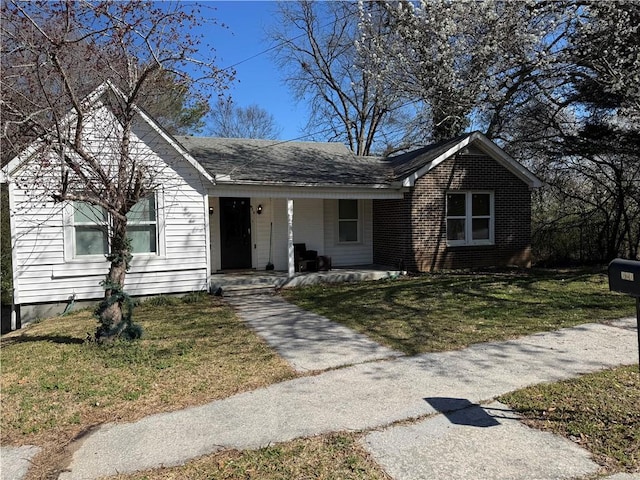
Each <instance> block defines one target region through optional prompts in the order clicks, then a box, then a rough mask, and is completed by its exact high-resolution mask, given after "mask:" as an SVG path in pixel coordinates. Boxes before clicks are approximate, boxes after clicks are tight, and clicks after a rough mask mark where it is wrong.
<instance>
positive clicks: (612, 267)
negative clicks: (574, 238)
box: [609, 258, 640, 370]
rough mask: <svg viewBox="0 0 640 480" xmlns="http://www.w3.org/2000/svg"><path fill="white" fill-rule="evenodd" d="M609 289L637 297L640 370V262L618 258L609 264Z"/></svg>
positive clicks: (639, 361) (639, 367)
mask: <svg viewBox="0 0 640 480" xmlns="http://www.w3.org/2000/svg"><path fill="white" fill-rule="evenodd" d="M609 290H611V291H612V292H620V293H626V294H627V295H630V296H632V297H635V299H636V327H637V330H638V369H639V370H640V262H636V261H633V260H623V259H621V258H616V259H615V260H612V261H611V263H610V264H609Z"/></svg>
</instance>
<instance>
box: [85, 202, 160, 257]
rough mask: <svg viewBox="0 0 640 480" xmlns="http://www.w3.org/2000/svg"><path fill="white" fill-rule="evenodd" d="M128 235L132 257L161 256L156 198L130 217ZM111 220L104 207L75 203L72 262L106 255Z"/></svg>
mask: <svg viewBox="0 0 640 480" xmlns="http://www.w3.org/2000/svg"><path fill="white" fill-rule="evenodd" d="M127 220H128V222H127V234H128V236H129V239H130V240H131V253H133V254H140V253H142V254H144V253H151V254H157V253H158V222H157V213H156V198H155V195H151V196H149V197H147V198H144V199H142V200H140V201H139V202H138V203H137V204H135V205H134V206H133V208H132V209H131V210H130V211H129V213H127ZM109 223H110V222H109V216H108V214H107V212H106V210H105V209H104V208H102V207H99V206H96V205H91V204H89V203H86V202H73V239H74V243H73V244H74V249H73V258H77V257H84V256H88V255H107V254H108V253H109V252H110V248H109V230H108V225H109Z"/></svg>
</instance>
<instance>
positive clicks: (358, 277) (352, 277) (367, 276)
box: [209, 265, 402, 294]
mask: <svg viewBox="0 0 640 480" xmlns="http://www.w3.org/2000/svg"><path fill="white" fill-rule="evenodd" d="M401 273H402V272H400V271H399V270H394V269H390V268H386V267H383V266H379V265H366V266H356V267H340V268H333V269H331V270H329V271H326V272H296V274H295V275H294V276H293V277H292V278H289V275H288V273H287V272H284V271H268V270H242V271H234V272H220V273H215V274H213V275H211V278H210V280H209V286H210V291H211V292H213V293H216V292H218V293H223V292H224V294H227V293H232V292H233V293H234V294H242V293H258V292H260V291H263V290H264V291H265V292H264V293H266V291H270V290H276V289H280V288H291V287H299V286H302V285H315V284H318V283H341V282H361V281H367V280H382V279H385V278H396V277H398V276H399V275H400V274H401Z"/></svg>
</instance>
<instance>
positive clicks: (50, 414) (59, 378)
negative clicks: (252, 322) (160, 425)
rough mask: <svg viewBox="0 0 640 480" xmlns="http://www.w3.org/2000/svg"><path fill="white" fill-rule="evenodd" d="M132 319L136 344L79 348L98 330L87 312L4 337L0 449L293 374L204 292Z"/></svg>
mask: <svg viewBox="0 0 640 480" xmlns="http://www.w3.org/2000/svg"><path fill="white" fill-rule="evenodd" d="M134 319H135V321H136V322H138V323H140V324H141V325H142V327H143V328H144V336H143V338H142V339H141V340H139V341H134V342H126V341H116V342H114V343H111V344H104V345H99V344H96V343H90V342H86V341H85V339H86V338H87V334H88V333H93V332H94V331H95V328H96V321H95V319H93V317H92V315H91V312H89V311H81V312H77V313H73V314H70V315H66V316H62V317H55V318H50V319H46V320H43V321H41V322H39V323H37V324H36V325H32V326H29V327H28V328H25V329H23V330H20V331H17V332H13V333H11V334H8V335H4V336H3V337H2V341H1V347H2V349H1V354H2V377H1V380H0V388H1V389H2V399H1V407H2V416H1V417H0V431H1V434H2V443H3V444H18V445H21V444H35V445H40V446H43V447H45V450H50V451H55V450H56V449H58V450H59V449H60V447H61V446H64V445H65V444H66V443H68V442H69V441H70V440H71V439H72V438H74V437H75V436H77V435H78V434H79V433H80V432H82V431H84V430H85V429H87V428H89V427H91V426H94V425H98V424H100V423H103V422H113V421H132V420H135V419H138V418H141V417H143V416H146V415H149V414H152V413H157V412H162V411H170V410H175V409H178V408H183V407H187V406H190V405H196V404H203V403H206V402H209V401H212V400H215V399H219V398H223V397H228V396H230V395H233V394H235V393H237V392H240V391H247V390H252V389H255V388H259V387H261V386H265V385H268V384H271V383H275V382H279V381H282V380H286V379H290V378H293V377H294V376H295V373H294V372H293V371H292V370H291V368H290V367H289V366H288V365H287V364H286V363H285V362H284V360H282V359H281V358H280V357H279V356H277V355H276V354H275V353H274V352H273V350H271V349H270V348H269V347H267V346H266V344H265V343H264V342H263V341H262V340H260V339H259V338H258V337H257V336H256V335H255V334H254V333H253V332H252V331H251V330H249V329H248V328H247V327H246V326H245V325H244V324H243V323H242V322H241V321H239V319H237V318H236V316H235V315H234V313H233V311H232V310H231V309H230V308H229V307H227V306H225V305H224V304H222V303H221V302H220V301H219V300H216V299H214V298H212V297H209V296H207V295H205V296H189V297H187V298H186V299H185V300H180V301H178V300H176V299H175V298H174V299H170V300H166V299H165V300H162V299H154V300H153V301H152V302H149V303H147V304H142V305H141V306H140V307H138V308H137V309H136V310H135V312H134ZM43 462H44V463H46V462H47V460H43ZM49 466H50V465H49Z"/></svg>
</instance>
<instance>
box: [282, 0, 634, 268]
mask: <svg viewBox="0 0 640 480" xmlns="http://www.w3.org/2000/svg"><path fill="white" fill-rule="evenodd" d="M280 18H281V22H280V23H279V25H280V27H278V28H277V29H276V30H275V31H274V32H272V35H271V36H272V38H273V39H274V40H275V41H277V42H278V43H277V45H278V47H277V49H276V59H277V60H278V61H279V62H280V64H281V66H282V67H283V69H284V72H285V74H284V76H285V78H286V81H287V82H288V83H289V85H290V87H291V88H292V91H293V93H294V94H295V95H296V97H297V98H298V99H303V100H307V101H308V102H309V103H310V105H311V118H310V120H309V129H310V130H317V129H323V131H325V132H328V133H327V134H325V135H323V139H331V140H339V141H343V142H345V143H346V144H347V145H349V146H350V148H351V149H352V150H353V151H354V152H356V153H357V154H361V155H367V154H370V153H391V152H393V151H395V150H397V149H408V148H411V147H416V146H421V145H425V144H428V143H431V142H434V141H438V140H441V139H444V138H451V137H454V136H456V135H459V134H460V133H462V132H464V131H467V130H469V129H472V130H480V131H483V132H484V133H486V134H487V136H489V137H490V138H492V139H493V140H494V141H496V142H497V143H498V144H499V145H501V146H502V147H503V148H504V149H505V150H506V151H508V152H509V153H511V154H512V155H514V156H515V157H516V158H518V159H519V160H521V161H523V162H524V163H525V164H526V165H527V166H528V167H529V168H530V169H531V170H532V171H533V172H534V173H535V174H536V175H538V176H539V177H540V178H541V179H542V180H543V181H544V182H545V186H544V187H543V188H542V189H540V190H539V191H536V192H535V193H534V218H533V247H534V253H535V258H536V260H537V262H538V263H567V262H582V263H584V262H604V261H608V260H610V259H612V258H614V257H616V256H623V257H627V258H638V255H639V253H640V252H639V246H640V160H639V154H638V152H639V151H640V150H639V148H638V147H639V146H640V145H639V143H640V106H639V104H638V102H639V99H640V74H639V72H640V32H639V31H638V24H640V2H638V1H636V0H626V1H611V2H597V1H560V2H542V1H533V0H529V1H521V2H505V1H497V0H484V1H482V2H464V1H462V2H450V1H447V0H428V1H421V2H420V1H415V2H411V1H392V2H391V1H376V2H363V3H359V4H358V3H355V2H351V3H345V2H335V3H331V2H329V3H325V2H312V1H299V2H296V3H291V2H283V3H281V5H280Z"/></svg>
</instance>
